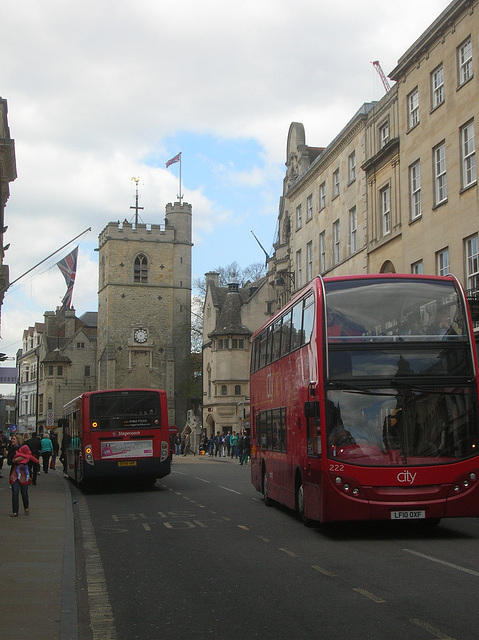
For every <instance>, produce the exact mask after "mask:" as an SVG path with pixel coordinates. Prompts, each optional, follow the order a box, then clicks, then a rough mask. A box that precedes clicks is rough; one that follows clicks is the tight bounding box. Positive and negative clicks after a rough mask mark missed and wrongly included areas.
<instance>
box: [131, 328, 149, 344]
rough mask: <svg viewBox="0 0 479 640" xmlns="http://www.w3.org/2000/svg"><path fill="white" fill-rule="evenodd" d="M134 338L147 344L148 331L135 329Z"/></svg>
mask: <svg viewBox="0 0 479 640" xmlns="http://www.w3.org/2000/svg"><path fill="white" fill-rule="evenodd" d="M134 337H135V341H136V342H146V341H147V340H148V331H147V330H146V329H135V333H134Z"/></svg>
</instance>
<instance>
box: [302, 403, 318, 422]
mask: <svg viewBox="0 0 479 640" xmlns="http://www.w3.org/2000/svg"><path fill="white" fill-rule="evenodd" d="M317 416H319V402H318V401H317V400H313V401H308V402H305V403H304V417H305V418H316V417H317Z"/></svg>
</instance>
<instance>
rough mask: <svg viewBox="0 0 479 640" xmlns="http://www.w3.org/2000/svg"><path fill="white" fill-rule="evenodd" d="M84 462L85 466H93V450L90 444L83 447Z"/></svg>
mask: <svg viewBox="0 0 479 640" xmlns="http://www.w3.org/2000/svg"><path fill="white" fill-rule="evenodd" d="M85 462H86V463H87V464H91V465H92V466H93V465H94V464H95V463H94V461H93V448H92V446H91V444H87V445H86V446H85Z"/></svg>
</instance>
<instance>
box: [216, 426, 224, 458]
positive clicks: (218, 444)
mask: <svg viewBox="0 0 479 640" xmlns="http://www.w3.org/2000/svg"><path fill="white" fill-rule="evenodd" d="M222 440H223V438H222V436H221V433H220V432H219V431H217V432H216V436H215V458H216V457H217V456H220V457H221V442H222Z"/></svg>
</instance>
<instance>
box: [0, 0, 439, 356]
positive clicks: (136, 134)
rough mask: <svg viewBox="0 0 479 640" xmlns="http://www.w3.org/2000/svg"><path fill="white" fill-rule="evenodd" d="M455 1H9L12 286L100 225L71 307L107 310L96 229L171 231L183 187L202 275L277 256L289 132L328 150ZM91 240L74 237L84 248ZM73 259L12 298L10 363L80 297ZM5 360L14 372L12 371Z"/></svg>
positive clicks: (85, 250)
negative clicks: (155, 227)
mask: <svg viewBox="0 0 479 640" xmlns="http://www.w3.org/2000/svg"><path fill="white" fill-rule="evenodd" d="M448 4H449V3H448V2H447V0H421V1H420V2H418V1H417V0H396V2H384V0H363V2H360V3H358V2H357V1H353V0H343V2H341V4H340V5H339V4H336V3H331V2H326V1H325V0H296V2H291V1H290V0H242V2H233V0H169V1H168V2H166V1H165V0H135V1H134V2H133V1H126V0H83V1H82V2H74V1H72V0H42V1H41V2H39V1H38V0H4V1H3V3H2V37H1V39H0V59H1V60H2V64H1V65H0V78H1V82H0V95H1V97H2V98H4V99H6V100H7V101H8V109H9V113H8V119H9V126H10V134H11V136H12V138H14V139H15V145H16V159H17V172H18V178H17V180H16V181H15V182H13V183H12V184H11V185H10V199H9V201H8V203H7V207H6V210H5V220H6V224H8V231H7V233H6V236H5V243H10V248H9V249H8V251H7V252H6V258H5V262H6V263H7V264H8V265H9V267H10V281H13V280H15V279H17V278H20V276H22V274H24V273H25V272H26V271H28V270H29V269H30V268H31V267H33V266H34V265H36V264H37V263H39V262H40V261H41V260H43V259H44V258H46V257H47V256H49V255H50V254H51V253H52V252H54V251H56V250H57V249H58V248H59V247H61V246H62V245H64V244H65V243H67V242H68V241H69V240H70V239H71V238H73V237H75V236H76V235H77V234H80V233H81V232H82V231H84V230H85V229H87V228H88V227H91V231H90V232H89V233H87V234H85V235H84V236H82V238H81V241H80V243H79V262H78V273H77V281H76V284H75V289H74V293H73V305H74V306H75V308H76V311H77V315H81V314H82V313H84V312H85V311H91V310H96V306H97V300H96V293H97V264H98V263H97V256H98V254H97V253H96V252H95V251H94V249H95V247H96V246H97V241H98V235H99V233H100V232H101V230H102V229H103V228H104V227H105V226H106V224H107V223H108V222H109V221H116V220H124V219H125V218H127V219H131V217H132V216H133V213H134V212H133V211H132V210H130V207H131V206H132V205H133V204H134V199H135V183H134V182H132V177H139V178H140V181H139V190H140V205H141V206H143V207H144V210H143V211H141V218H142V221H143V222H146V223H161V222H163V220H164V214H165V205H166V204H167V203H168V202H174V201H175V200H176V199H177V194H178V188H179V181H178V168H179V165H178V164H174V165H172V166H171V167H170V168H169V169H166V168H165V163H166V161H167V160H168V159H170V158H172V157H173V156H175V155H176V154H177V153H178V152H180V151H181V152H182V191H183V195H184V200H185V201H186V202H189V203H190V204H192V206H193V227H194V232H193V233H194V237H193V241H194V248H193V277H197V276H201V275H203V274H204V273H205V272H206V271H208V270H210V269H213V268H215V267H217V266H220V265H221V266H226V265H227V264H230V263H231V262H232V261H233V260H236V261H237V262H238V263H239V264H240V265H241V266H243V267H245V266H247V265H249V264H251V263H253V262H261V261H262V260H263V259H264V254H263V252H262V251H261V249H260V248H259V246H258V244H257V243H256V241H255V240H254V238H253V236H252V235H251V233H250V230H253V231H254V233H255V234H256V236H257V237H258V238H259V240H260V241H261V243H262V244H263V246H264V247H265V249H266V250H267V251H268V252H269V251H270V249H271V247H272V243H273V240H274V234H275V227H276V217H277V212H278V201H279V196H280V195H281V191H282V180H283V176H284V162H285V149H286V137H287V133H288V128H289V125H290V123H291V122H293V121H299V122H302V123H303V124H304V126H305V130H306V142H307V144H310V145H312V146H325V145H327V144H328V143H329V142H330V141H331V140H332V139H333V138H334V137H335V136H336V134H337V133H338V132H339V131H340V130H341V129H342V127H343V126H344V125H345V124H346V123H347V122H348V120H349V119H350V118H351V117H352V116H353V115H354V113H355V112H356V111H357V109H358V108H359V107H360V106H361V104H362V103H363V102H369V101H371V100H378V99H379V98H381V97H382V95H383V93H384V90H383V86H382V84H381V81H380V78H379V76H378V74H377V73H376V71H375V70H374V68H373V66H372V65H371V61H373V60H379V61H380V63H381V65H382V67H383V69H384V71H385V72H386V74H387V73H388V72H389V71H391V70H392V69H393V68H394V67H395V65H396V63H397V60H398V58H399V57H400V56H401V55H402V54H403V53H404V52H405V50H406V49H407V48H409V46H411V45H412V43H413V42H414V41H415V40H416V38H417V37H419V36H420V35H421V33H422V32H423V31H424V30H425V29H426V28H427V27H428V26H429V25H430V24H431V23H432V22H433V20H434V19H435V18H436V17H437V16H438V15H439V14H440V13H441V12H442V11H443V10H444V8H445V7H446V6H447V5H448ZM75 244H76V243H75ZM73 246H74V245H71V246H69V247H67V248H66V249H65V250H63V251H62V252H60V253H58V254H56V255H55V256H54V257H52V258H50V259H49V260H47V261H46V262H44V263H43V265H41V266H40V267H39V268H38V269H35V270H34V271H32V272H31V273H30V274H29V275H28V276H25V277H22V278H20V279H19V280H18V282H17V283H16V284H14V285H13V286H12V287H11V288H10V289H9V291H8V292H7V294H6V296H5V301H4V304H3V308H2V340H1V343H0V351H3V352H5V353H7V354H8V355H10V356H14V355H15V353H16V351H17V349H18V348H20V347H21V339H22V333H23V329H24V328H27V327H28V326H29V325H33V324H34V323H35V322H41V321H42V320H43V313H44V311H46V310H54V309H55V308H56V307H57V306H58V305H59V304H60V303H61V299H62V297H63V295H64V293H65V282H64V280H63V277H62V275H61V273H60V271H59V269H58V268H57V267H56V266H55V264H56V262H57V261H58V260H59V259H61V258H62V257H64V256H65V255H66V254H67V253H68V252H69V251H70V250H71V249H72V248H73ZM6 364H7V363H6Z"/></svg>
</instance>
